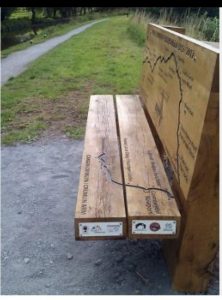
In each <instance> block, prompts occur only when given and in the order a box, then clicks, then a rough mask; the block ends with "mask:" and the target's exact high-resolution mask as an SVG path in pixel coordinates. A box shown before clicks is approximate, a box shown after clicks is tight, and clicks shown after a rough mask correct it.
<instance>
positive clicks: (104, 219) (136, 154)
mask: <svg viewBox="0 0 222 300" xmlns="http://www.w3.org/2000/svg"><path fill="white" fill-rule="evenodd" d="M115 106H116V108H117V111H116V112H115V109H114V108H115ZM117 132H118V133H119V136H118V135H117ZM121 161H122V164H121ZM121 165H122V166H121ZM124 194H125V197H124ZM75 224H76V226H75V230H76V238H77V239H104V238H126V237H127V236H128V237H129V238H147V237H149V238H157V237H158V238H176V237H177V235H178V232H179V224H180V213H179V210H178V208H177V204H176V201H175V199H174V196H173V193H172V190H171V187H170V184H169V182H168V179H167V176H166V173H165V171H164V167H163V164H162V161H161V158H160V156H159V154H158V151H157V149H156V145H155V142H154V139H153V136H152V133H151V131H150V128H149V125H148V122H147V120H146V117H145V114H144V111H143V109H142V106H141V104H140V100H139V97H138V96H130V95H129V96H126V95H125V96H121V95H119V96H117V97H116V105H115V104H114V99H113V97H112V96H108V95H104V96H91V99H90V106H89V112H88V120H87V126H86V134H85V148H84V154H83V160H82V168H81V174H80V184H79V193H78V199H77V206H76V215H75Z"/></svg>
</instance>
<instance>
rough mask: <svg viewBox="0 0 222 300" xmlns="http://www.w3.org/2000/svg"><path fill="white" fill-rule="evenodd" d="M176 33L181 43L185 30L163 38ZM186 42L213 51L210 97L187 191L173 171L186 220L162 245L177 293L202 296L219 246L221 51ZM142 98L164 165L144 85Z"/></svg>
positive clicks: (169, 32)
mask: <svg viewBox="0 0 222 300" xmlns="http://www.w3.org/2000/svg"><path fill="white" fill-rule="evenodd" d="M152 26H154V30H157V31H158V30H160V29H161V30H162V29H163V27H162V28H161V26H156V25H151V27H152ZM169 29H170V30H169ZM173 30H175V31H177V33H174V35H173V36H174V37H175V38H178V39H181V38H182V35H181V33H184V32H183V30H180V29H178V28H173V27H172V28H169V27H168V29H165V34H166V35H167V36H171V35H172V31H173ZM178 32H180V33H178ZM186 42H187V43H189V42H194V43H195V47H197V49H199V48H198V47H201V49H202V47H204V48H206V49H207V50H209V53H210V57H211V58H209V57H206V59H212V65H213V70H214V71H213V73H212V82H211V85H210V91H209V97H208V98H207V101H208V105H207V109H206V114H205V117H204V125H203V128H202V131H201V136H200V142H199V145H198V149H197V155H196V160H195V164H194V170H193V174H192V178H191V180H190V186H189V190H188V192H187V193H186V192H184V189H183V188H182V187H181V184H180V182H179V181H178V176H177V175H178V174H175V171H174V170H173V168H171V169H172V170H173V171H172V173H173V181H172V190H173V193H174V195H175V197H176V200H177V204H178V206H179V210H180V212H181V215H182V219H181V228H180V234H179V237H178V238H177V239H173V240H166V241H165V242H164V254H165V257H166V260H167V263H168V266H169V269H170V272H171V276H172V285H173V288H174V289H176V290H179V291H190V292H203V291H205V290H206V289H207V287H208V283H209V279H210V276H211V272H210V269H211V266H212V262H213V261H214V259H215V257H216V254H217V251H218V247H219V201H218V200H219V196H218V193H219V191H218V189H219V184H218V183H219V180H218V178H219V136H218V131H219V113H218V111H219V80H218V79H219V51H217V50H214V49H213V48H212V47H211V46H207V45H206V44H205V46H204V44H203V43H202V42H197V41H196V40H193V39H190V38H187V37H186ZM214 51H215V52H214ZM162 59H163V58H162ZM140 95H141V103H142V105H143V108H144V111H145V113H146V117H147V119H148V122H149V125H150V128H151V130H152V134H153V137H154V139H155V142H156V145H157V148H158V150H159V153H160V155H161V158H162V159H163V160H164V161H165V160H166V158H167V160H168V162H170V160H171V157H169V155H168V152H167V151H166V147H165V144H164V143H163V142H162V139H161V136H160V133H159V131H158V128H157V127H156V125H155V120H154V119H153V116H152V112H151V111H149V109H148V105H147V99H146V93H144V87H143V85H142V87H141V92H140ZM209 157H210V159H209ZM203 166H204V168H203Z"/></svg>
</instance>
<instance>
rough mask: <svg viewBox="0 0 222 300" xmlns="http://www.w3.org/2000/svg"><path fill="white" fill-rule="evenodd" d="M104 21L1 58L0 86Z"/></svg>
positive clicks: (91, 23)
mask: <svg viewBox="0 0 222 300" xmlns="http://www.w3.org/2000/svg"><path fill="white" fill-rule="evenodd" d="M105 20H107V19H102V20H98V21H93V22H90V23H88V24H86V25H83V26H81V27H78V28H76V29H73V30H71V31H70V32H68V33H66V34H64V35H61V36H57V37H54V38H51V39H49V40H47V41H45V42H43V43H40V44H37V45H34V46H31V47H29V48H27V49H25V50H22V51H17V52H14V53H12V54H10V55H9V56H7V57H6V58H3V59H2V60H1V85H3V84H4V83H6V82H7V81H8V80H9V78H10V77H16V76H18V75H19V74H21V73H22V72H24V71H25V70H26V68H27V66H28V64H29V63H30V62H32V61H34V60H35V59H37V58H38V57H40V56H41V55H43V54H45V53H46V52H48V51H49V50H51V49H53V48H54V47H56V46H57V45H59V44H61V43H63V42H64V41H66V40H68V39H70V38H71V37H72V36H74V35H77V34H79V33H81V32H83V31H85V30H86V29H88V28H90V27H92V26H93V25H94V24H97V23H99V22H103V21H105Z"/></svg>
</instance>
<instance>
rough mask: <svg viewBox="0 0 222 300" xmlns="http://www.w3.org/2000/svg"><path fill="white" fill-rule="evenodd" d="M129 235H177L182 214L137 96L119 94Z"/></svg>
mask: <svg viewBox="0 0 222 300" xmlns="http://www.w3.org/2000/svg"><path fill="white" fill-rule="evenodd" d="M116 105H117V115H118V126H119V132H120V141H121V152H122V160H123V170H124V178H125V188H126V207H127V216H128V235H129V237H130V238H176V236H177V235H178V232H179V224H180V213H179V210H178V208H177V205H176V202H175V199H174V196H173V193H172V191H171V188H170V185H169V182H168V179H167V176H166V173H165V170H164V167H163V164H162V161H161V159H160V156H159V154H158V151H157V148H156V144H155V142H154V139H153V136H152V133H151V131H150V128H149V125H148V122H147V120H146V117H145V114H144V111H143V109H142V106H141V104H140V101H139V97H138V96H130V95H117V96H116Z"/></svg>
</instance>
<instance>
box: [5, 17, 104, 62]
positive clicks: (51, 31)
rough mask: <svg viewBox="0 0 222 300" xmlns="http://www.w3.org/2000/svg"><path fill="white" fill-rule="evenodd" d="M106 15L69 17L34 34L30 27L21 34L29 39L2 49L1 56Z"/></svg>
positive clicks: (22, 37)
mask: <svg viewBox="0 0 222 300" xmlns="http://www.w3.org/2000/svg"><path fill="white" fill-rule="evenodd" d="M106 16H107V15H106V14H101V13H92V14H87V15H84V16H76V17H75V18H73V19H70V21H69V22H67V23H64V24H57V25H53V26H48V27H46V28H41V29H38V30H37V35H34V34H33V32H32V31H31V29H30V31H27V32H26V33H25V34H23V35H22V36H21V39H26V38H27V37H28V36H33V37H32V38H31V40H30V39H28V38H27V39H28V40H27V41H24V42H21V43H19V44H16V45H14V46H11V47H9V48H7V49H4V50H2V51H1V57H2V58H5V57H7V56H8V55H9V54H11V53H13V52H15V51H20V50H24V49H26V48H28V47H30V46H31V45H35V44H39V43H42V42H44V41H46V40H48V39H50V38H53V37H56V36H59V35H62V34H65V33H67V32H69V31H70V30H73V29H75V28H77V27H79V26H82V25H85V24H87V23H89V22H92V21H93V20H97V19H102V18H104V17H106Z"/></svg>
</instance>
